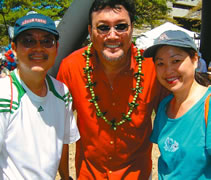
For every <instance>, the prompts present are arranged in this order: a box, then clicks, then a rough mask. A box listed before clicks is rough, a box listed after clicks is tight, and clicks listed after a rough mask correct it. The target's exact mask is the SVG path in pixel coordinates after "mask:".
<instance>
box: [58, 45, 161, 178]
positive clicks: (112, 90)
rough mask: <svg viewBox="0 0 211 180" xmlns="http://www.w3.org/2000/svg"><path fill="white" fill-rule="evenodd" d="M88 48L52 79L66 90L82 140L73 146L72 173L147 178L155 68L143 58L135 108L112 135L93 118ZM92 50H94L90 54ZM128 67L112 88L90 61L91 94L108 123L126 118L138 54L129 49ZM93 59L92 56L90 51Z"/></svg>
mask: <svg viewBox="0 0 211 180" xmlns="http://www.w3.org/2000/svg"><path fill="white" fill-rule="evenodd" d="M85 49H87V47H85V48H82V49H80V50H77V51H75V52H74V53H72V54H71V55H70V56H68V57H66V58H65V59H64V60H63V61H62V63H61V66H60V69H59V72H58V75H57V79H59V80H61V81H62V82H64V83H65V84H66V85H67V86H68V87H69V89H70V92H71V93H72V97H73V104H74V108H75V109H76V110H77V124H78V128H79V131H80V135H81V139H80V140H79V141H78V142H77V146H76V159H75V160H76V171H77V178H78V179H115V180H117V179H128V180H135V179H142V180H145V179H148V178H149V176H150V173H151V167H152V162H151V149H152V144H151V143H150V141H149V136H150V134H151V130H152V125H151V114H152V111H153V108H154V107H155V106H157V105H158V101H159V97H161V96H162V95H161V96H160V93H161V91H160V90H161V88H160V85H159V84H158V83H157V80H156V74H155V69H154V63H153V61H152V59H147V60H145V61H144V62H143V63H142V73H143V74H144V76H143V82H141V86H142V87H143V93H141V94H139V96H138V98H137V103H138V104H139V106H138V107H137V108H136V109H135V110H134V111H133V113H132V115H131V118H132V121H131V122H125V123H124V124H122V125H120V126H117V129H116V130H113V129H112V128H111V126H110V125H108V124H107V123H106V122H105V121H104V120H103V119H101V118H98V117H97V116H96V109H95V106H94V105H93V104H92V103H90V102H89V101H88V100H89V99H91V94H90V92H89V89H87V88H86V87H85V86H86V83H87V80H86V76H85V74H84V70H83V68H84V67H85V65H86V63H85V61H86V60H85V57H83V56H82V54H83V52H84V50H85ZM92 51H93V50H92ZM131 53H132V56H131V63H130V67H127V69H124V70H123V71H121V72H120V73H119V74H118V76H117V77H116V78H115V80H114V83H113V86H112V87H111V85H110V83H109V81H108V78H107V77H106V75H105V73H104V71H103V70H102V69H101V67H100V66H99V62H97V60H96V58H95V56H94V55H93V56H92V57H91V58H90V63H91V66H92V67H93V69H94V71H93V73H92V74H93V75H92V79H93V81H94V82H96V83H97V84H96V86H95V87H94V92H95V94H96V96H98V98H99V101H98V104H99V107H100V109H101V111H102V112H107V113H106V115H105V116H106V117H107V119H108V120H110V121H111V120H113V119H115V120H116V121H117V122H119V121H121V117H122V113H125V114H126V113H127V112H128V109H129V106H128V103H129V102H132V99H133V96H134V92H133V91H132V88H134V87H136V78H135V77H134V73H135V72H137V71H138V64H137V62H136V59H135V57H134V56H135V55H137V49H136V48H135V47H134V46H133V45H132V46H131ZM92 54H94V53H93V52H92Z"/></svg>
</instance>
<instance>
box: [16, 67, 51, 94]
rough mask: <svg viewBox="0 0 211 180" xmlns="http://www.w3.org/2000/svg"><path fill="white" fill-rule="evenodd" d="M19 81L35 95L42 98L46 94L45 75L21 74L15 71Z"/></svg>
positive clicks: (35, 73) (36, 73)
mask: <svg viewBox="0 0 211 180" xmlns="http://www.w3.org/2000/svg"><path fill="white" fill-rule="evenodd" d="M17 72H18V74H19V76H20V78H21V80H22V81H23V82H24V83H25V84H26V86H27V87H28V88H29V89H30V90H31V91H32V92H33V93H35V94H36V95H38V96H41V97H44V96H46V94H47V85H46V83H45V77H46V74H42V73H38V72H34V73H25V72H24V73H22V72H21V71H19V70H18V71H17Z"/></svg>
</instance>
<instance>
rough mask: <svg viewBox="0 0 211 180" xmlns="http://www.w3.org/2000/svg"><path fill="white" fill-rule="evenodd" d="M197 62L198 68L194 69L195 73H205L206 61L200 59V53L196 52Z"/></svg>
mask: <svg viewBox="0 0 211 180" xmlns="http://www.w3.org/2000/svg"><path fill="white" fill-rule="evenodd" d="M198 56H199V61H198V66H197V68H196V71H198V72H202V73H206V72H207V64H206V61H205V60H204V59H203V58H202V55H201V53H200V52H198Z"/></svg>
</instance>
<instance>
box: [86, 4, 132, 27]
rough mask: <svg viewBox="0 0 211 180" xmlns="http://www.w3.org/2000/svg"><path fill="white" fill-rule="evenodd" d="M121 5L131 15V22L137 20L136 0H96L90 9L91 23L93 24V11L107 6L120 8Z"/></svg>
mask: <svg viewBox="0 0 211 180" xmlns="http://www.w3.org/2000/svg"><path fill="white" fill-rule="evenodd" d="M119 5H122V6H123V7H124V8H125V9H126V10H127V11H128V14H129V16H130V20H131V23H133V22H134V20H135V14H136V8H135V3H134V0H95V1H94V3H93V4H92V6H91V8H90V10H89V25H92V13H93V12H96V11H99V10H102V9H104V8H105V7H110V8H113V9H119Z"/></svg>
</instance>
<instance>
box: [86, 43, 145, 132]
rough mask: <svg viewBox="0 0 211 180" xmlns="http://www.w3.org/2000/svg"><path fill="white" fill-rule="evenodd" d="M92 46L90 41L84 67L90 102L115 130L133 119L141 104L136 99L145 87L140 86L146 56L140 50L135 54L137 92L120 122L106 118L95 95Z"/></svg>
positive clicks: (135, 90) (98, 114)
mask: <svg viewBox="0 0 211 180" xmlns="http://www.w3.org/2000/svg"><path fill="white" fill-rule="evenodd" d="M91 47H92V43H90V44H89V45H88V49H87V50H85V52H84V53H83V56H84V57H85V59H86V67H85V68H83V69H84V74H85V75H86V79H87V82H88V83H87V84H86V88H87V89H89V92H90V94H91V99H89V102H90V103H93V104H94V106H95V109H96V115H97V117H98V118H101V119H103V120H104V121H105V122H106V123H107V124H108V125H110V126H111V128H112V129H113V130H116V129H117V126H120V125H122V124H124V123H125V122H130V121H131V120H132V119H131V114H132V112H133V110H134V109H135V108H136V107H137V106H138V105H139V104H138V103H137V102H136V100H137V98H138V94H139V93H142V89H143V87H141V86H140V82H141V79H142V78H141V76H144V74H143V73H142V72H141V70H142V61H143V60H144V58H143V57H142V56H141V52H140V50H137V56H135V58H136V61H137V63H138V72H136V73H135V74H134V77H135V78H136V87H135V88H132V90H133V91H134V92H135V93H134V97H133V100H132V102H129V103H128V105H129V110H128V112H127V113H126V114H125V113H122V118H121V120H120V121H119V122H117V121H116V119H112V120H111V121H109V120H108V119H107V118H106V116H105V115H106V112H102V111H101V109H100V107H99V105H98V103H97V101H98V97H97V96H96V95H95V92H94V87H95V86H96V82H93V81H92V79H91V72H93V69H92V67H91V66H90V65H89V64H90V63H89V61H90V57H91V56H92V54H91Z"/></svg>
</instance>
